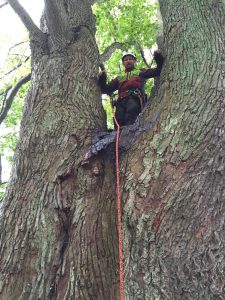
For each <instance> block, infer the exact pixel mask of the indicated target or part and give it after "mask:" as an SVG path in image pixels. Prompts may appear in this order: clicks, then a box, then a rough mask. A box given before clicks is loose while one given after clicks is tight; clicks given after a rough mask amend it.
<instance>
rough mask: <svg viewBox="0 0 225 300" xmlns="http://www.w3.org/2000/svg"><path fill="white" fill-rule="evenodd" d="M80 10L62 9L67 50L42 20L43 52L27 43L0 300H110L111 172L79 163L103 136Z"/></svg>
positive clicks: (98, 160) (94, 60)
mask: <svg viewBox="0 0 225 300" xmlns="http://www.w3.org/2000/svg"><path fill="white" fill-rule="evenodd" d="M79 2H80V1H79ZM49 3H50V2H49ZM59 4H60V1H59ZM54 5H55V4H52V7H50V8H49V11H47V12H46V15H48V13H52V10H53V9H54ZM77 5H78V3H77ZM86 6H87V1H86V2H85V3H84V4H82V3H79V9H77V7H75V1H74V7H72V6H71V7H69V6H68V7H67V9H70V14H73V13H74V15H73V18H75V22H74V24H73V25H72V27H71V28H72V29H71V28H70V29H71V32H68V30H67V35H68V36H69V42H68V40H67V39H68V36H67V37H66V39H65V38H64V37H65V33H64V31H63V30H62V31H63V34H61V33H60V30H61V29H62V28H65V27H64V26H62V27H60V26H59V27H54V26H56V24H51V21H52V19H48V18H47V21H46V23H47V24H48V32H49V33H50V38H49V40H48V43H47V45H44V46H43V45H41V46H40V43H37V42H36V41H35V40H34V39H31V40H32V52H33V62H32V79H31V80H32V81H31V87H30V90H29V93H28V96H27V99H26V101H27V102H26V105H25V108H24V115H23V121H22V125H21V131H20V142H19V145H18V147H17V150H16V153H15V163H14V167H13V171H12V177H11V182H10V186H9V189H8V193H7V196H6V199H5V200H4V206H5V207H4V213H3V214H4V215H3V216H2V218H3V219H2V227H1V254H0V255H1V284H0V289H1V291H0V292H1V293H0V298H1V299H2V300H6V299H7V300H18V299H21V300H22V299H34V300H36V299H42V300H43V299H59V300H61V299H82V300H83V299H116V298H117V293H118V292H117V291H118V288H117V285H118V277H117V274H116V268H117V262H118V260H117V254H116V249H117V239H116V238H115V237H116V223H115V221H116V217H115V216H116V213H115V205H114V189H112V188H111V187H112V178H113V171H112V170H113V168H112V166H110V163H109V162H108V161H107V160H105V158H104V157H103V156H101V157H100V156H96V157H94V158H92V159H90V160H89V161H87V160H86V158H85V154H86V151H87V148H88V146H89V145H90V144H91V142H92V140H91V138H92V136H94V134H95V132H98V131H99V130H100V129H101V130H106V127H105V124H106V122H105V114H104V111H103V108H102V105H101V94H100V89H99V87H98V84H97V73H98V64H99V54H98V49H97V46H96V43H95V39H94V33H95V30H94V24H93V23H90V22H91V21H90V20H92V21H93V18H92V15H91V10H90V5H89V7H86ZM47 9H48V7H47ZM51 9H52V10H51ZM82 10H83V17H82V18H81V22H82V24H79V21H80V17H79V15H75V13H76V12H78V13H80V12H82ZM60 12H61V11H60ZM84 15H85V17H84ZM54 17H55V16H54ZM59 19H60V18H59ZM63 20H64V19H63ZM70 20H71V19H70ZM86 20H87V22H86V23H84V24H83V22H85V21H86ZM64 21H65V22H66V19H65V20H64ZM71 22H72V21H71ZM53 23H54V20H53ZM59 23H60V22H59ZM61 23H63V21H62V22H61ZM77 23H78V24H77ZM51 26H53V28H51ZM73 26H75V27H73ZM57 28H58V30H57ZM51 30H53V33H52V34H51ZM54 30H55V31H54ZM40 47H42V48H41V50H42V51H40ZM111 191H113V194H112V192H111Z"/></svg>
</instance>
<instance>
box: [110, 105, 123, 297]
mask: <svg viewBox="0 0 225 300" xmlns="http://www.w3.org/2000/svg"><path fill="white" fill-rule="evenodd" d="M111 103H112V101H111ZM111 106H112V105H111ZM112 114H113V118H114V121H115V123H116V126H117V134H116V193H117V218H118V225H117V227H118V241H119V274H120V300H124V281H123V232H122V221H121V216H122V213H121V195H120V169H119V137H120V125H119V123H118V122H117V119H116V116H115V113H114V110H113V106H112Z"/></svg>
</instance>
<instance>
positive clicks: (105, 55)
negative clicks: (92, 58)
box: [100, 42, 124, 63]
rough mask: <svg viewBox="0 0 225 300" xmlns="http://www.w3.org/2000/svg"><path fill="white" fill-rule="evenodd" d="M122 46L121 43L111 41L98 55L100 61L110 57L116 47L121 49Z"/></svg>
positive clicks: (102, 61)
mask: <svg viewBox="0 0 225 300" xmlns="http://www.w3.org/2000/svg"><path fill="white" fill-rule="evenodd" d="M123 46H124V44H123V43H119V42H115V43H112V44H111V45H110V46H109V47H107V48H106V49H105V51H104V52H103V53H102V54H101V55H100V62H101V63H104V62H105V61H106V60H108V59H109V58H110V56H111V55H112V54H113V52H114V51H115V50H116V49H122V48H123Z"/></svg>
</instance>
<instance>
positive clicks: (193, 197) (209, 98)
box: [123, 0, 225, 300]
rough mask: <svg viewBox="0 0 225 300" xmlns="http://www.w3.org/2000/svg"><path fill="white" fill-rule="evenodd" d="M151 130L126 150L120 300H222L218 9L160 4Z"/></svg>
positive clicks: (224, 47) (222, 92)
mask: <svg viewBox="0 0 225 300" xmlns="http://www.w3.org/2000/svg"><path fill="white" fill-rule="evenodd" d="M160 4H161V12H162V16H163V22H164V43H165V51H166V63H165V65H164V68H163V73H162V74H161V88H160V96H159V97H158V98H157V99H155V101H154V107H152V110H151V111H149V113H148V116H147V117H146V119H148V118H151V115H152V113H153V112H158V113H159V114H160V117H159V121H158V126H156V127H155V130H154V131H149V132H148V133H147V134H145V135H143V137H142V138H140V139H139V140H138V142H137V143H136V144H135V145H134V146H133V147H132V150H131V151H130V152H129V153H128V154H127V155H128V158H127V160H128V163H127V164H126V169H124V170H123V172H125V181H124V191H123V201H124V209H123V212H124V216H123V224H124V239H125V241H126V242H125V249H124V256H125V266H126V269H125V274H126V278H125V282H126V294H127V299H150V300H153V299H170V300H172V299H176V300H180V299H182V300H184V299H190V300H191V299H192V300H193V299H201V300H206V299H215V300H216V299H225V239H224V229H225V223H224V221H225V133H224V120H225V110H224V108H225V102H224V101H225V77H224V75H225V73H224V71H225V28H224V24H225V5H224V4H223V3H222V2H221V1H207V0H206V1H196V0H193V1H190V0H188V1H183V0H182V1H180V0H179V1H178V0H176V1H175V0H173V1H172V0H169V1H163V0H162V1H160Z"/></svg>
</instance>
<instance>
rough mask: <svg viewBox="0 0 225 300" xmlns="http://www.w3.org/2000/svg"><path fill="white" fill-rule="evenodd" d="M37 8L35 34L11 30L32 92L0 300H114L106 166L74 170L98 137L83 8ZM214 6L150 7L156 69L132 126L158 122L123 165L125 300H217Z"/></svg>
mask: <svg viewBox="0 0 225 300" xmlns="http://www.w3.org/2000/svg"><path fill="white" fill-rule="evenodd" d="M8 2H9V3H10V4H11V5H12V6H13V5H14V6H15V9H16V7H17V8H18V6H17V1H15V0H8ZM45 3H46V12H45V18H46V20H45V22H44V23H45V30H44V32H46V33H43V32H41V31H40V32H37V28H35V27H34V25H33V24H32V23H31V22H30V20H29V18H28V19H27V16H26V18H23V20H24V22H25V23H26V24H27V27H28V28H29V29H30V33H31V47H32V53H33V61H32V78H31V80H32V83H31V87H30V91H29V93H28V96H27V100H26V105H25V108H24V116H23V121H22V125H21V134H20V142H19V145H18V147H17V151H16V154H15V163H14V168H13V172H12V176H11V183H10V186H9V189H8V192H7V195H6V198H5V200H4V208H3V212H2V216H1V218H2V219H1V231H0V232H1V233H0V234H1V243H0V251H1V252H0V255H1V278H0V299H4V300H5V299H9V300H11V299H13V300H14V299H20V300H24V299H30V300H31V299H58V300H59V299H60V300H61V299H97V300H98V299H113V300H114V299H116V300H117V299H119V296H118V251H117V232H116V212H115V206H116V205H115V186H114V182H115V180H114V167H113V165H112V162H111V160H110V159H109V157H108V156H107V155H105V152H103V153H99V154H98V155H96V156H92V157H91V158H90V159H89V160H86V159H85V154H86V153H87V149H88V147H89V146H90V144H91V143H92V139H91V138H92V136H94V133H95V132H98V131H99V130H104V129H105V119H104V113H103V110H102V108H101V104H100V101H99V99H100V92H99V89H98V87H97V80H96V75H97V71H98V62H99V55H98V49H97V47H96V44H95V40H94V32H95V30H94V23H93V19H92V15H91V7H90V5H91V3H92V1H78V0H77V1H75V0H74V1H64V2H63V4H62V3H61V1H60V0H55V1H50V0H46V1H45ZM224 6H225V4H224V1H220V0H213V1H212V0H199V1H196V0H182V1H181V0H168V1H163V0H160V7H161V12H162V17H163V22H164V55H165V57H166V60H165V64H164V67H163V72H162V74H161V85H160V90H159V91H158V93H156V95H157V96H156V98H155V99H153V101H152V103H153V104H152V107H151V108H149V107H148V108H147V109H146V110H145V113H144V114H142V116H141V117H140V123H141V124H148V122H149V120H152V116H155V115H157V116H159V117H158V121H157V124H156V125H155V126H154V129H153V130H152V129H151V130H149V131H148V132H145V133H143V135H140V136H139V137H138V141H136V142H135V143H134V144H133V145H132V146H131V147H130V149H128V150H127V151H126V152H123V153H122V155H121V174H122V186H123V188H122V200H123V229H124V230H123V235H124V267H125V274H124V277H125V295H126V299H135V300H136V299H140V300H142V299H149V300H156V299H160V300H161V299H163V300H164V299H170V300H174V299H176V300H180V299H182V300H183V299H184V300H185V299H192V300H193V299H202V300H203V299H204V300H205V299H224V294H225V290H224V283H225V260H224V253H225V251H224V250H225V249H224V248H225V240H224V234H223V231H224V229H225V228H224V227H225V223H224V221H225V220H224V219H225V217H224V216H225V207H224V206H225V204H224V196H225V189H224V173H225V169H224V166H225V161H224V160H225V155H224V151H225V149H224V148H225V132H224V98H225V97H224V96H225V78H224V70H225V68H224V64H225V29H224V21H225V7H224ZM78 7H79V9H78ZM20 11H21V10H20ZM22 13H24V12H22ZM52 15H53V16H54V17H52ZM27 20H28V21H27ZM46 30H47V31H46ZM122 136H123V135H122ZM121 143H122V140H121Z"/></svg>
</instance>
